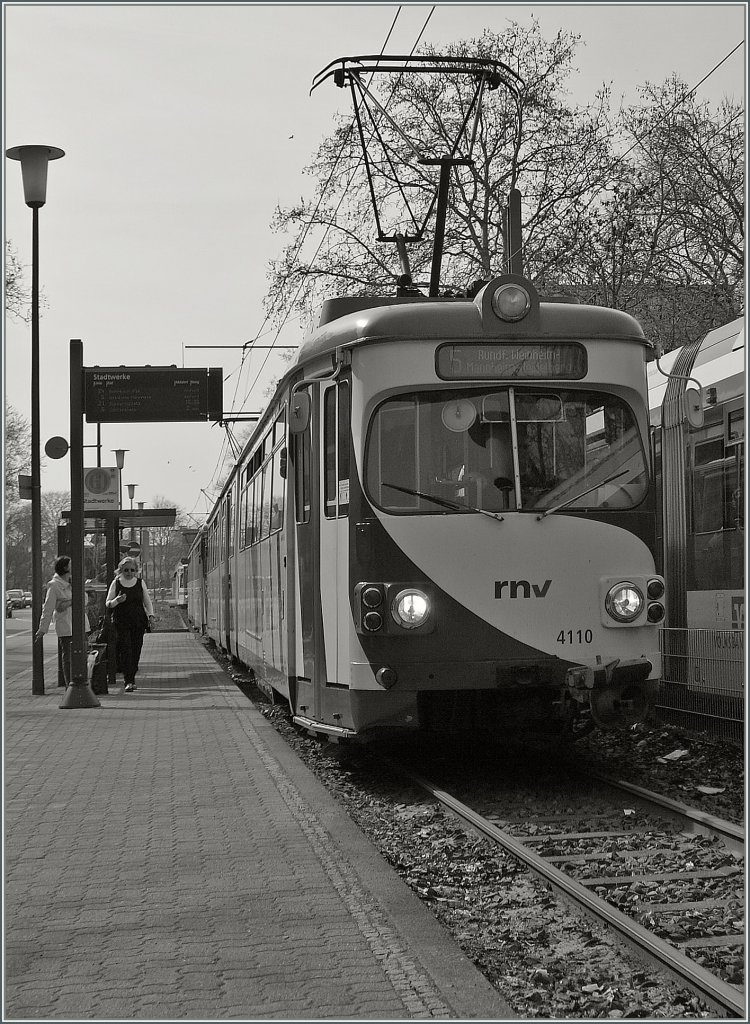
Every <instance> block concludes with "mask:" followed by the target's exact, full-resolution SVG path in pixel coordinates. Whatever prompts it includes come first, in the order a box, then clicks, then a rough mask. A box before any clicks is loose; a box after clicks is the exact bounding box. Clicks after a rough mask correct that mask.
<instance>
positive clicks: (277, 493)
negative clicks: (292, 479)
mask: <svg viewBox="0 0 750 1024" xmlns="http://www.w3.org/2000/svg"><path fill="white" fill-rule="evenodd" d="M272 465H273V470H272V477H271V526H270V529H271V533H274V531H276V530H280V529H281V527H282V525H283V522H284V478H283V477H282V475H281V450H279V451H277V452H276V453H275V454H274V457H273V463H272Z"/></svg>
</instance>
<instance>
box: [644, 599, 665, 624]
mask: <svg viewBox="0 0 750 1024" xmlns="http://www.w3.org/2000/svg"><path fill="white" fill-rule="evenodd" d="M665 614H666V613H665V611H664V605H663V604H659V602H658V601H654V602H653V603H652V604H650V605H649V606H648V611H647V612H646V618H647V619H648V621H649V622H661V620H662V619H663V618H664V615H665Z"/></svg>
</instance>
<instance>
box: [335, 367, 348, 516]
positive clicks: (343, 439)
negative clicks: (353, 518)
mask: <svg viewBox="0 0 750 1024" xmlns="http://www.w3.org/2000/svg"><path fill="white" fill-rule="evenodd" d="M349 419H350V416H349V382H348V381H341V383H340V384H339V385H338V430H337V438H336V440H337V446H338V460H337V469H338V480H337V484H338V508H339V516H346V515H348V514H349V445H350V423H349Z"/></svg>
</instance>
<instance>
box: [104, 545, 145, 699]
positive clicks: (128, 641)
mask: <svg viewBox="0 0 750 1024" xmlns="http://www.w3.org/2000/svg"><path fill="white" fill-rule="evenodd" d="M107 607H108V608H111V609H112V621H113V622H114V625H115V632H116V635H117V669H118V671H119V672H122V674H123V675H124V677H125V690H126V692H128V693H130V692H131V691H132V690H135V688H136V687H135V677H136V673H137V672H138V663H139V661H140V659H141V649H142V648H143V635H144V633H145V632H146V630H147V629H148V628H149V626H150V624H152V623H153V622H154V620H155V618H156V616H155V615H154V607H153V605H152V604H151V597H150V595H149V592H148V590H147V589H146V584H145V583H144V582H143V580H142V579H140V578H139V576H138V563H137V562H136V561H135V560H134V559H133V558H130V557H127V556H126V557H125V558H123V559H122V561H121V562H120V564H119V565H118V567H117V571H116V572H115V578H114V579H113V580H112V584H111V586H110V588H109V591H108V592H107Z"/></svg>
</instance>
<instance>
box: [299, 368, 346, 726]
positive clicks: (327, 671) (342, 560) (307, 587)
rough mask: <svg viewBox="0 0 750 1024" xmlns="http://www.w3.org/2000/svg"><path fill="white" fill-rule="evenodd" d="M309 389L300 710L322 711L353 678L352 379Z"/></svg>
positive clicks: (303, 450) (302, 438)
mask: <svg viewBox="0 0 750 1024" xmlns="http://www.w3.org/2000/svg"><path fill="white" fill-rule="evenodd" d="M310 392H311V398H312V418H311V423H310V426H309V427H308V428H307V430H306V431H305V432H304V433H303V434H298V435H296V437H295V442H294V460H295V464H294V481H295V484H294V486H295V520H296V533H297V557H298V572H299V587H300V596H299V611H300V625H301V644H299V645H298V654H297V699H296V702H295V704H296V707H295V710H296V711H297V712H298V713H299V714H301V715H303V716H305V717H315V718H318V717H320V716H321V715H323V713H324V707H323V705H324V692H325V688H326V686H327V685H329V686H330V685H331V684H333V685H337V684H338V685H341V684H342V683H343V684H344V685H345V684H346V683H347V682H348V668H347V665H348V651H342V650H341V645H342V644H343V643H344V642H345V638H346V636H347V635H348V632H347V631H346V630H345V629H344V628H343V625H342V615H348V610H349V602H348V529H347V527H348V523H347V517H348V510H349V482H348V481H349V477H348V472H349V469H348V466H349V444H348V436H349V384H348V382H340V383H338V384H337V383H332V384H328V385H323V384H319V385H312V386H311V387H310ZM344 436H346V438H347V442H346V445H345V446H344V445H343V442H342V438H343V437H344Z"/></svg>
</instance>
